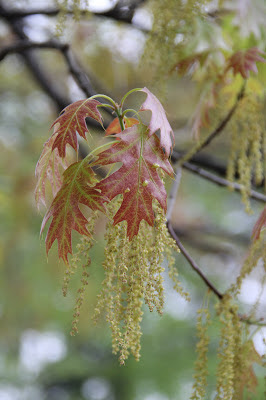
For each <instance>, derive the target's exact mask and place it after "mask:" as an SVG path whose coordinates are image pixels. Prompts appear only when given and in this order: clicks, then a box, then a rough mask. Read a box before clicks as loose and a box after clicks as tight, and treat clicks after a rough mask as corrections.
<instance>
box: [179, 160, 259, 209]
mask: <svg viewBox="0 0 266 400" xmlns="http://www.w3.org/2000/svg"><path fill="white" fill-rule="evenodd" d="M182 167H183V168H185V169H187V170H188V171H190V172H193V173H194V174H197V175H199V176H201V177H202V178H204V179H206V180H208V181H210V182H213V183H216V185H219V186H223V187H228V188H232V189H234V190H236V191H237V192H241V190H242V189H243V186H242V185H240V184H239V183H237V182H230V181H228V180H227V179H225V178H221V177H220V176H217V175H215V174H213V173H211V172H209V171H206V170H205V169H203V168H200V167H198V166H196V165H194V164H192V163H190V162H187V161H186V162H184V163H183V165H182ZM249 196H250V197H251V198H252V199H254V200H257V201H260V202H263V203H265V202H266V195H264V194H263V193H260V192H257V191H255V190H251V191H250V193H249Z"/></svg>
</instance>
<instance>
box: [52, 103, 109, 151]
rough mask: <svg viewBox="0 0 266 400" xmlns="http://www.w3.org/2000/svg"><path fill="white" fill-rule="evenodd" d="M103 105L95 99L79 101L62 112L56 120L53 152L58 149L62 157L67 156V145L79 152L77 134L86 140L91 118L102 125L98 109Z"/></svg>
mask: <svg viewBox="0 0 266 400" xmlns="http://www.w3.org/2000/svg"><path fill="white" fill-rule="evenodd" d="M100 104H101V103H100V102H99V101H97V100H94V99H86V100H79V101H76V102H75V103H72V104H70V105H69V106H67V107H66V108H64V110H63V111H62V113H61V115H60V116H59V117H58V118H57V119H56V120H55V122H54V123H53V125H52V127H53V126H54V125H55V124H59V125H58V129H57V131H56V132H55V134H56V138H55V140H54V143H53V147H52V150H54V149H58V154H59V156H60V157H62V158H63V157H65V155H66V145H67V144H69V145H70V146H72V147H73V149H74V150H76V151H77V150H78V139H77V133H78V134H79V135H80V136H81V137H83V138H84V139H86V132H88V128H87V125H86V118H87V117H90V118H93V119H95V120H96V121H97V122H99V123H100V124H102V116H101V114H100V112H99V110H98V109H97V106H99V105H100Z"/></svg>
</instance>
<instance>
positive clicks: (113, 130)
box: [105, 117, 139, 136]
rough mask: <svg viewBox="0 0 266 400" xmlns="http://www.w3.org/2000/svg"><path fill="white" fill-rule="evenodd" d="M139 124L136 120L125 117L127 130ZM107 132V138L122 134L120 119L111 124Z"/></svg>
mask: <svg viewBox="0 0 266 400" xmlns="http://www.w3.org/2000/svg"><path fill="white" fill-rule="evenodd" d="M138 123H139V120H138V119H136V118H132V117H130V118H127V117H124V124H125V128H130V127H131V126H133V125H136V124H138ZM105 132H106V133H105V136H109V135H115V134H117V133H120V132H121V126H120V123H119V119H118V118H115V119H114V120H113V121H112V122H111V123H110V125H109V126H108V128H107V129H106V131H105Z"/></svg>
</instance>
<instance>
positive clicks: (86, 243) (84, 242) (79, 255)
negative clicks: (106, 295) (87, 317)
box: [62, 211, 98, 335]
mask: <svg viewBox="0 0 266 400" xmlns="http://www.w3.org/2000/svg"><path fill="white" fill-rule="evenodd" d="M97 218H98V213H97V211H96V212H92V213H91V215H90V217H89V218H88V225H87V228H88V231H89V232H91V236H82V237H81V240H80V243H78V244H77V251H76V253H75V254H74V255H73V256H72V259H71V262H70V263H69V265H68V266H67V268H66V270H65V277H64V282H63V287H62V291H63V295H64V296H66V295H67V291H68V286H69V282H70V279H71V277H72V276H73V275H74V274H75V272H76V271H77V270H78V268H79V267H80V265H82V273H81V286H80V288H79V289H78V295H77V298H76V304H75V310H74V314H73V322H72V330H71V332H70V333H71V335H75V333H77V332H78V328H77V325H78V322H79V316H80V309H81V306H82V304H83V302H84V296H85V290H86V286H87V285H88V278H89V267H90V265H91V258H90V250H91V248H92V246H93V245H94V239H93V233H94V229H95V223H96V220H97ZM82 261H83V262H82Z"/></svg>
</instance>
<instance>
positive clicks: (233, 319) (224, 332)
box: [215, 295, 242, 400]
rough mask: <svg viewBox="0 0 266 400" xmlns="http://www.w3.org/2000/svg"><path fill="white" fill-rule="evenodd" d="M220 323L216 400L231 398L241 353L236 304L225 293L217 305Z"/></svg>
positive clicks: (228, 399)
mask: <svg viewBox="0 0 266 400" xmlns="http://www.w3.org/2000/svg"><path fill="white" fill-rule="evenodd" d="M218 314H219V318H220V321H221V324H222V327H221V332H220V343H219V349H218V358H219V365H218V369H217V386H216V390H217V395H216V397H215V399H216V400H233V399H234V398H235V397H234V394H235V387H236V385H237V380H238V372H237V368H238V367H239V358H240V357H241V354H240V353H239V352H240V351H241V342H242V341H241V324H240V321H239V318H238V316H237V306H236V305H233V303H232V302H231V297H230V296H229V295H225V296H224V298H223V299H222V300H221V302H220V304H219V305H218Z"/></svg>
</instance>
